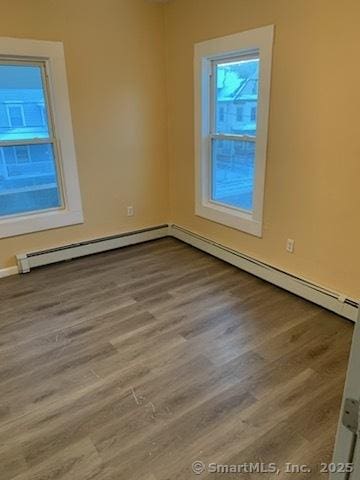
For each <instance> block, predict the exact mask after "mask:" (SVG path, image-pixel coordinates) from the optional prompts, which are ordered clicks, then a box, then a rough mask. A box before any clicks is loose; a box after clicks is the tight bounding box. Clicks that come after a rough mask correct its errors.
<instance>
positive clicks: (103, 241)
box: [16, 225, 169, 273]
mask: <svg viewBox="0 0 360 480" xmlns="http://www.w3.org/2000/svg"><path fill="white" fill-rule="evenodd" d="M168 235H169V226H168V225H158V226H156V227H151V228H144V229H142V230H135V231H133V232H127V233H123V234H120V235H113V236H111V237H103V238H97V239H96V240H89V241H86V242H80V243H73V244H71V245H65V246H63V247H58V248H51V249H49V250H42V251H39V252H29V253H23V254H20V255H16V260H17V264H18V269H19V272H20V273H28V272H30V270H31V269H32V268H35V267H40V266H42V265H49V264H51V263H57V262H62V261H64V260H71V259H73V258H79V257H84V256H86V255H92V254H94V253H100V252H106V251H108V250H115V249H117V248H122V247H127V246H129V245H135V244H137V243H143V242H148V241H150V240H156V239H158V238H163V237H167V236H168Z"/></svg>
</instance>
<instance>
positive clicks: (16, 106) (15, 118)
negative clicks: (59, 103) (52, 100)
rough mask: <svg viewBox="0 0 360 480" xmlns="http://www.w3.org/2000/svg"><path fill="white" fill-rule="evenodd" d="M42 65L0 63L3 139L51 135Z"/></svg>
mask: <svg viewBox="0 0 360 480" xmlns="http://www.w3.org/2000/svg"><path fill="white" fill-rule="evenodd" d="M46 111H47V107H46V96H45V93H44V86H43V80H42V73H41V67H40V66H37V65H29V66H26V65H25V66H24V65H9V64H4V63H3V64H1V62H0V141H9V140H31V139H34V138H49V126H48V120H47V114H46Z"/></svg>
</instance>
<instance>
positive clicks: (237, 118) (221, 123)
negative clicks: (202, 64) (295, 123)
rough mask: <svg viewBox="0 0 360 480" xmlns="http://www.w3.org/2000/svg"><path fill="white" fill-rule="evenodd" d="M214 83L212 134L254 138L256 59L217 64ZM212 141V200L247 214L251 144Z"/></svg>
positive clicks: (250, 202) (252, 157)
mask: <svg viewBox="0 0 360 480" xmlns="http://www.w3.org/2000/svg"><path fill="white" fill-rule="evenodd" d="M215 81H216V88H215V95H216V98H215V112H214V114H215V133H217V134H227V135H248V136H251V137H256V127H257V104H258V81H259V59H258V58H252V59H246V60H237V61H227V62H223V63H217V64H216V80H215ZM212 142H213V145H212V200H214V201H216V202H219V203H223V204H225V205H228V206H231V207H235V208H240V209H242V210H247V211H251V210H252V209H253V191H254V174H255V142H251V141H244V140H233V139H231V140H226V139H224V140H217V139H213V141H212Z"/></svg>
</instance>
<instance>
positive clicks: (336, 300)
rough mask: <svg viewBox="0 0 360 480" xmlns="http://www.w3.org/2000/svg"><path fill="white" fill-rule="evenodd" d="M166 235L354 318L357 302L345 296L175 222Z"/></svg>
mask: <svg viewBox="0 0 360 480" xmlns="http://www.w3.org/2000/svg"><path fill="white" fill-rule="evenodd" d="M170 235H171V236H173V237H175V238H177V239H178V240H181V241H182V242H185V243H188V244H190V245H192V246H193V247H196V248H198V249H200V250H202V251H204V252H206V253H209V254H210V255H213V256H214V257H217V258H219V259H221V260H223V261H225V262H227V263H230V264H231V265H234V266H235V267H238V268H240V269H241V270H245V271H246V272H249V273H251V274H252V275H255V276H256V277H259V278H262V279H263V280H266V281H267V282H269V283H272V284H274V285H276V286H278V287H281V288H283V289H284V290H287V291H289V292H291V293H294V294H295V295H298V296H299V297H302V298H305V299H306V300H309V301H311V302H313V303H316V304H318V305H321V306H322V307H325V308H326V309H328V310H331V311H332V312H335V313H337V314H338V315H341V316H342V317H345V318H347V319H349V320H352V321H354V322H355V321H356V320H357V318H358V313H359V301H357V300H354V299H351V298H348V297H347V296H346V295H342V294H340V293H337V292H333V291H331V290H329V289H326V288H324V287H321V286H319V285H316V284H314V283H312V282H309V281H308V280H306V279H302V278H299V277H296V276H295V275H292V274H290V273H288V272H284V271H283V270H280V269H278V268H276V267H273V266H271V265H268V264H266V263H264V262H260V261H259V260H256V259H254V258H252V257H249V256H247V255H244V254H242V253H240V252H238V251H236V250H232V249H230V248H227V247H225V246H224V245H221V244H219V243H216V242H213V241H211V240H209V239H207V238H205V237H202V236H201V235H198V234H195V233H193V232H191V231H189V230H186V229H184V228H182V227H179V226H177V225H171V226H170Z"/></svg>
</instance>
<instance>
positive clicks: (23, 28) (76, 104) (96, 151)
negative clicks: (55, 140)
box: [0, 0, 169, 269]
mask: <svg viewBox="0 0 360 480" xmlns="http://www.w3.org/2000/svg"><path fill="white" fill-rule="evenodd" d="M0 11H1V14H0V36H9V37H22V38H31V39H39V40H56V41H62V42H64V48H65V58H66V65H67V75H68V85H69V93H70V102H71V110H72V119H73V126H74V136H75V147H76V151H77V160H78V167H79V176H80V185H81V194H82V199H83V207H84V215H85V223H84V224H83V225H79V226H74V227H66V228H61V229H56V230H49V231H46V232H40V233H36V234H29V235H23V236H19V237H14V238H8V239H2V240H0V269H1V268H5V267H8V266H12V265H14V264H15V259H14V255H15V254H16V253H19V252H21V251H29V250H34V249H44V248H50V247H53V246H56V245H61V244H68V243H71V242H76V241H79V240H86V239H91V238H96V237H101V236H104V235H111V234H116V233H120V232H123V231H127V230H133V229H135V228H140V227H145V226H150V225H157V224H160V223H164V222H168V220H169V217H168V170H167V168H168V165H167V158H166V138H165V137H166V121H165V120H166V112H165V75H164V71H165V62H164V36H163V34H164V32H163V28H164V22H163V8H162V6H161V5H159V4H156V3H150V2H147V1H145V0H0ZM127 205H133V206H134V208H135V213H136V215H135V216H134V217H126V206H127Z"/></svg>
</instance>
